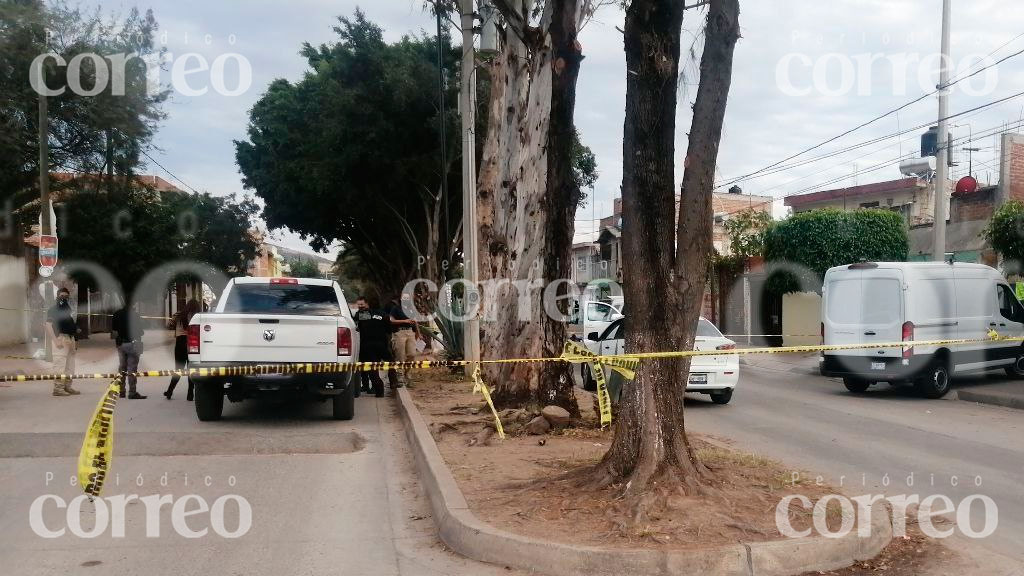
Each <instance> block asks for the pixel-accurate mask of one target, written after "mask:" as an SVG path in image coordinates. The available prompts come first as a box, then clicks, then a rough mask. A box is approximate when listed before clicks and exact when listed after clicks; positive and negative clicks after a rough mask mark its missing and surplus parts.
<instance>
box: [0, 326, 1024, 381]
mask: <svg viewBox="0 0 1024 576" xmlns="http://www.w3.org/2000/svg"><path fill="white" fill-rule="evenodd" d="M992 340H998V341H1001V342H1024V337H1002V336H1000V337H998V338H988V339H960V340H916V341H912V342H911V341H908V342H880V343H876V344H843V345H834V346H786V347H783V348H746V349H743V348H738V349H735V350H679V351H674V352H648V353H637V354H622V355H618V356H593V355H591V354H590V353H589V351H588V355H565V354H563V355H562V356H559V357H557V358H502V359H495V360H481V361H480V362H479V364H524V363H532V362H572V363H580V362H594V361H596V362H599V363H601V364H607V365H608V366H610V367H611V368H612V369H614V370H616V371H617V372H619V373H620V374H622V375H623V376H626V377H627V378H630V377H632V376H631V375H632V371H633V370H635V369H636V367H637V365H638V364H639V361H640V360H645V359H651V358H685V357H696V356H745V355H750V354H796V353H807V352H834V351H841V350H877V349H881V348H910V347H914V346H922V347H924V346H963V345H968V344H980V343H984V342H991V341H992ZM470 364H476V363H473V362H468V361H465V360H421V361H411V362H346V363H332V362H325V363H318V364H314V365H313V366H315V367H316V368H315V370H316V371H317V372H319V373H330V374H334V373H344V372H360V371H369V370H390V369H397V370H402V369H414V368H454V367H460V366H469V365H470ZM308 366H310V365H309V364H305V363H301V364H256V365H246V366H217V367H208V368H187V369H184V370H148V371H144V372H135V373H134V375H135V376H137V377H139V378H158V377H169V376H246V375H251V374H300V373H307V371H308V368H307V367H308ZM118 376H120V374H118V373H116V372H108V373H100V374H3V375H0V382H36V381H44V380H59V379H66V378H70V379H73V380H89V379H104V380H105V379H111V378H116V377H118Z"/></svg>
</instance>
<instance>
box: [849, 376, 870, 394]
mask: <svg viewBox="0 0 1024 576" xmlns="http://www.w3.org/2000/svg"><path fill="white" fill-rule="evenodd" d="M843 384H844V385H845V386H846V389H847V390H849V391H850V392H853V393H854V394H863V393H864V392H867V390H868V387H869V386H871V382H868V381H867V380H858V379H856V378H849V377H847V378H843Z"/></svg>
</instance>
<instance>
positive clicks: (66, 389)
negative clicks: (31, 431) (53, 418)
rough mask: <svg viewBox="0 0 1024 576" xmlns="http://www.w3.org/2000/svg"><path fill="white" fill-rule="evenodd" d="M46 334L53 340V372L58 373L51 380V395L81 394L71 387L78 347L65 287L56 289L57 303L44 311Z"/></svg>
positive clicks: (69, 294) (68, 296)
mask: <svg viewBox="0 0 1024 576" xmlns="http://www.w3.org/2000/svg"><path fill="white" fill-rule="evenodd" d="M46 334H47V336H49V337H50V341H51V342H53V355H52V361H53V373H54V374H58V375H59V376H58V378H57V379H55V380H54V381H53V395H54V396H74V395H77V394H81V392H79V391H78V390H75V389H74V388H72V387H71V375H72V374H74V373H75V352H76V351H77V349H78V324H77V323H76V322H75V317H74V315H73V314H72V313H71V292H70V291H69V290H68V289H67V288H61V289H60V290H57V303H56V304H54V305H53V307H51V308H50V309H49V310H48V311H47V312H46Z"/></svg>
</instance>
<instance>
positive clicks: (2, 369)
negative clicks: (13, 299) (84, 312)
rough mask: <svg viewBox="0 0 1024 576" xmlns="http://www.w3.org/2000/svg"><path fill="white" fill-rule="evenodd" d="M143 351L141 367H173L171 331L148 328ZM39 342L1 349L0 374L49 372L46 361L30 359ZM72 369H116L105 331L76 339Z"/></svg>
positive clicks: (111, 345) (86, 370) (112, 343)
mask: <svg viewBox="0 0 1024 576" xmlns="http://www.w3.org/2000/svg"><path fill="white" fill-rule="evenodd" d="M142 342H143V344H144V346H145V351H144V352H143V353H142V359H141V362H140V363H139V368H140V369H141V370H163V369H168V370H169V369H173V368H174V333H173V332H170V331H167V330H148V331H146V333H145V335H144V336H143V337H142ZM40 347H41V344H40V343H32V342H29V343H26V344H19V345H16V346H7V347H4V348H0V374H48V373H50V372H51V371H52V367H51V365H50V363H49V362H47V361H45V360H35V359H33V358H32V355H33V353H34V352H36V350H37V349H39V348H40ZM75 371H76V372H78V373H85V372H117V351H116V350H115V349H114V341H113V340H111V339H110V335H109V334H107V333H101V334H93V335H92V336H91V337H90V338H89V339H88V340H80V341H79V342H78V351H77V354H76V357H75Z"/></svg>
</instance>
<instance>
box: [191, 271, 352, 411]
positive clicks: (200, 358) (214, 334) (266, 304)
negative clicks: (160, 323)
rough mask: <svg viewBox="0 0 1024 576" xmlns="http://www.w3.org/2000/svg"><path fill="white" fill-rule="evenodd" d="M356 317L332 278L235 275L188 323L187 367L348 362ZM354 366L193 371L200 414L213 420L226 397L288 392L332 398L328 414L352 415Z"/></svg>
mask: <svg viewBox="0 0 1024 576" xmlns="http://www.w3.org/2000/svg"><path fill="white" fill-rule="evenodd" d="M358 346H359V340H358V336H357V334H356V326H355V321H354V320H353V319H352V316H351V314H350V313H349V310H348V304H347V303H346V302H345V295H344V294H343V293H342V291H341V288H340V287H339V286H338V283H337V282H334V281H332V280H319V279H312V278H234V279H232V280H230V281H229V282H228V285H227V287H226V288H224V294H223V295H222V296H221V298H220V300H219V303H218V305H217V309H216V310H215V311H214V312H210V313H203V314H196V315H195V316H194V317H193V318H192V322H191V323H190V325H189V327H188V366H189V368H197V369H199V368H208V367H220V366H229V367H238V368H245V367H248V366H254V365H260V364H291V363H343V364H347V363H352V362H355V359H356V358H358V357H359V351H358ZM357 379H358V375H357V374H355V372H340V373H337V372H336V373H329V372H325V373H317V374H264V373H260V374H244V375H237V376H212V375H210V376H194V377H192V380H193V381H194V382H195V385H196V393H195V407H196V414H197V415H198V416H199V419H200V420H203V421H208V420H218V419H220V416H221V411H222V410H223V408H224V397H225V396H226V397H227V398H228V399H229V400H231V401H232V402H238V401H241V400H244V399H247V398H257V397H261V396H268V395H283V394H291V395H296V396H306V397H313V398H318V399H321V400H328V399H330V400H332V402H333V411H334V418H336V419H338V420H351V419H352V416H353V413H354V401H353V397H354V394H355V386H357V385H358V383H357V381H358V380H357Z"/></svg>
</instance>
